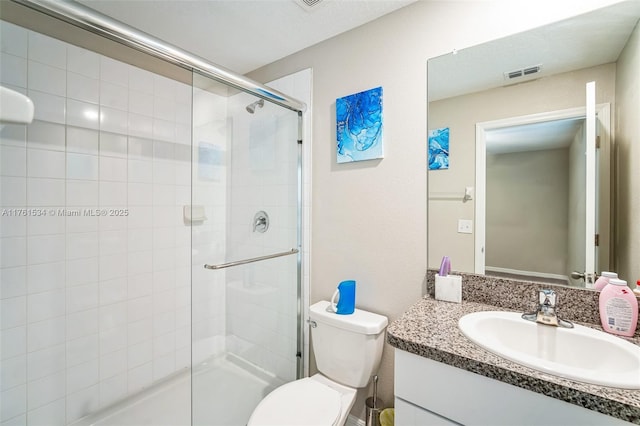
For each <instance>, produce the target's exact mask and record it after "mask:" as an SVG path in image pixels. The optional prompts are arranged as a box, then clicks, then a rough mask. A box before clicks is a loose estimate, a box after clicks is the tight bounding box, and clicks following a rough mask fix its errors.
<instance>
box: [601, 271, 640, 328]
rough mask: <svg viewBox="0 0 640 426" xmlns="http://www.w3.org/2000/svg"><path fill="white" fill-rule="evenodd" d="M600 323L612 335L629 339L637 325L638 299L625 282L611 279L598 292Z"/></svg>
mask: <svg viewBox="0 0 640 426" xmlns="http://www.w3.org/2000/svg"><path fill="white" fill-rule="evenodd" d="M599 302H600V322H601V323H602V328H603V329H604V330H605V331H607V332H609V333H612V334H618V335H620V336H627V337H631V336H633V334H634V333H635V332H636V327H637V325H638V299H636V296H635V293H634V292H633V291H632V290H631V289H630V288H629V287H628V286H627V282H626V281H624V280H620V279H617V278H611V279H610V280H609V284H607V285H606V286H605V287H604V288H603V289H602V291H601V292H600V299H599Z"/></svg>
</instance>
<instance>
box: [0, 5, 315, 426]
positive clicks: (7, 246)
mask: <svg viewBox="0 0 640 426" xmlns="http://www.w3.org/2000/svg"><path fill="white" fill-rule="evenodd" d="M2 7H3V10H2V20H0V55H1V58H0V65H1V70H0V84H1V85H2V86H3V87H6V88H9V89H11V90H14V91H17V92H19V93H23V94H25V95H27V96H28V97H29V98H30V99H31V100H32V101H33V104H34V106H35V117H34V119H33V121H32V122H31V123H30V124H14V123H8V122H3V123H2V124H0V242H1V244H0V424H1V425H3V426H5V425H18V424H23V425H45V424H46V425H68V424H74V425H144V424H147V425H178V424H179V425H186V424H194V425H236V424H237V425H245V424H246V422H247V420H248V418H249V416H250V414H251V412H252V410H253V408H254V407H255V406H256V405H257V403H258V402H259V401H260V400H261V399H262V398H263V397H264V396H265V395H266V394H268V393H269V392H270V391H271V390H273V389H274V388H275V387H277V386H279V385H281V384H283V383H286V382H288V381H291V380H295V379H296V378H298V377H302V376H303V375H304V374H305V373H306V371H307V370H306V368H307V367H306V365H305V364H306V362H305V360H306V358H307V353H308V344H305V339H308V337H307V336H306V331H305V327H303V322H302V321H301V319H302V318H303V316H304V313H305V307H306V305H307V303H305V300H306V298H307V297H308V295H307V293H306V288H307V285H305V284H304V282H305V273H304V271H303V269H302V263H303V262H302V261H303V258H304V256H303V254H304V252H305V251H306V250H305V249H304V247H305V246H304V245H303V243H302V242H303V236H304V235H303V234H304V232H303V230H304V229H305V228H304V227H303V221H302V218H303V214H304V213H305V210H304V208H305V203H304V201H303V195H304V194H303V191H302V188H303V176H304V175H303V170H302V156H303V154H302V153H303V146H302V139H303V134H304V132H303V129H304V126H303V124H304V123H303V112H304V110H305V105H304V104H303V103H302V102H300V101H298V100H296V99H294V98H292V97H290V96H288V95H285V94H284V92H287V91H288V88H293V87H296V88H300V87H301V84H300V82H301V81H306V82H307V86H306V87H307V88H308V87H309V85H308V83H309V80H308V79H309V78H310V74H309V73H307V74H304V75H297V76H294V77H293V80H295V81H294V82H292V81H291V80H290V79H287V78H284V79H281V80H278V81H276V82H274V83H273V85H271V84H270V86H269V87H268V86H264V85H261V84H258V83H255V82H252V81H250V80H248V79H245V78H243V77H241V76H238V75H235V74H233V73H232V72H229V71H227V70H224V69H222V68H220V67H216V66H214V65H212V64H210V63H208V62H206V61H204V60H203V59H201V58H198V57H196V56H193V55H191V54H189V53H188V52H185V51H182V50H180V49H178V48H176V47H174V46H170V45H167V44H165V43H163V42H162V41H160V40H157V39H154V38H153V37H150V36H149V35H147V34H144V33H141V32H138V31H137V30H135V29H133V28H131V27H128V26H126V25H124V24H122V23H119V22H117V21H114V20H111V19H110V18H108V17H106V16H103V15H100V14H97V13H95V12H94V11H92V10H90V9H88V8H85V7H83V6H81V5H79V4H76V3H73V2H59V1H50V0H33V1H32V0H29V1H26V0H25V1H22V0H21V1H16V2H10V3H6V2H5V3H4V4H3V5H2ZM43 12H44V13H43ZM74 32H75V35H74ZM69 34H70V35H69ZM78 34H79V35H78ZM75 40H83V41H85V42H86V41H87V40H89V41H88V42H86V43H84V44H83V42H80V43H76V41H75ZM91 40H94V42H93V46H104V45H107V44H108V45H109V46H111V47H110V48H108V49H106V51H107V52H103V51H101V49H100V48H95V49H94V48H92V47H91V46H92V45H91ZM96 40H97V41H96ZM114 40H115V41H114ZM111 52H116V53H115V54H112V53H111ZM123 58H126V59H123ZM149 64H150V65H149ZM302 86H304V84H303V85H302ZM276 87H277V88H279V89H278V90H276V89H275V88H276ZM289 93H291V92H289ZM305 238H306V237H305ZM307 279H308V278H307Z"/></svg>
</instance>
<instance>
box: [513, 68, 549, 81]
mask: <svg viewBox="0 0 640 426" xmlns="http://www.w3.org/2000/svg"><path fill="white" fill-rule="evenodd" d="M541 69H542V65H534V66H532V67H527V68H521V69H519V70H513V71H507V72H505V73H504V78H505V79H506V80H512V79H514V78H520V77H527V76H530V75H533V74H537V73H539V72H540V70H541Z"/></svg>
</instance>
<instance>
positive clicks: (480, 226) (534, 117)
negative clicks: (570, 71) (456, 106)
mask: <svg viewBox="0 0 640 426" xmlns="http://www.w3.org/2000/svg"><path fill="white" fill-rule="evenodd" d="M594 99H595V98H594ZM595 113H596V115H597V116H600V120H599V121H600V123H601V125H602V127H603V130H604V132H602V133H604V136H605V137H606V138H608V137H609V135H610V134H611V131H610V128H611V118H610V117H611V105H610V104H609V103H603V104H597V105H595ZM586 114H587V108H586V106H584V107H576V108H567V109H563V110H557V111H547V112H542V113H537V114H529V115H522V116H518V117H509V118H502V119H499V120H491V121H483V122H479V123H476V194H475V202H476V205H475V208H476V211H475V222H476V223H475V227H476V229H475V243H474V245H475V253H474V259H475V260H474V272H475V273H476V274H484V271H485V250H484V249H485V242H486V229H485V219H486V176H485V175H486V173H485V170H486V167H487V153H486V145H487V142H486V132H487V131H488V130H493V129H499V128H502V127H511V126H517V125H523V124H533V123H542V122H545V121H552V120H562V119H569V118H585V117H586ZM594 128H595V126H594ZM605 143H606V142H605ZM592 169H594V167H592ZM594 182H595V181H594ZM593 234H595V227H594V232H593V233H592V235H593ZM592 264H593V265H594V268H595V264H594V263H592ZM594 271H595V270H594Z"/></svg>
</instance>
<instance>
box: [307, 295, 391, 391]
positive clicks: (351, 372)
mask: <svg viewBox="0 0 640 426" xmlns="http://www.w3.org/2000/svg"><path fill="white" fill-rule="evenodd" d="M329 305H330V303H329V302H327V301H321V302H318V303H315V304H313V305H311V307H310V308H309V318H310V320H311V321H312V323H311V344H312V348H313V353H314V355H315V358H316V364H317V366H318V370H319V371H320V372H321V373H322V374H323V375H325V376H327V377H328V378H330V379H331V380H334V381H336V382H338V383H341V384H343V385H346V386H351V387H355V388H362V387H365V386H366V385H367V384H368V383H369V380H370V379H371V376H372V375H374V374H375V373H376V371H377V370H378V367H379V366H380V359H381V358H382V348H383V346H384V331H385V329H386V327H387V323H388V321H387V317H385V316H382V315H378V314H374V313H372V312H367V311H363V310H361V309H356V310H355V312H354V313H353V314H350V315H338V314H336V313H334V312H333V311H331V310H329Z"/></svg>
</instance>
